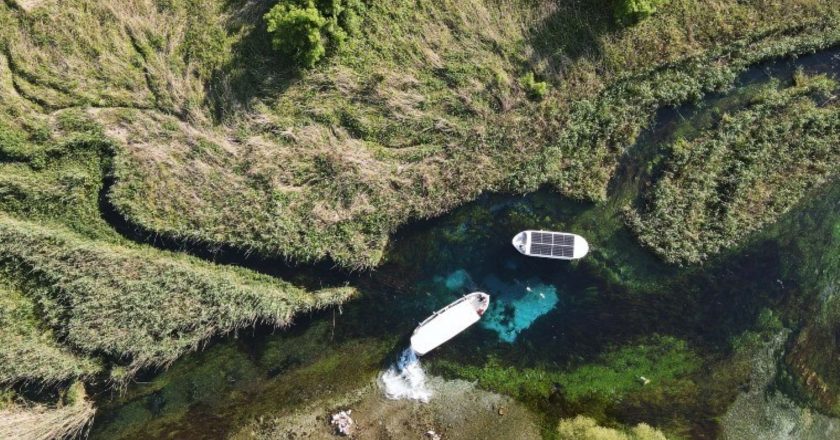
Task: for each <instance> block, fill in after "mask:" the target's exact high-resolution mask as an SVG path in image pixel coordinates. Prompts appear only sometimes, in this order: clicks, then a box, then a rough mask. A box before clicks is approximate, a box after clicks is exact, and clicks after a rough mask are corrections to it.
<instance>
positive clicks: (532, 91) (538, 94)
mask: <svg viewBox="0 0 840 440" xmlns="http://www.w3.org/2000/svg"><path fill="white" fill-rule="evenodd" d="M519 84H520V85H521V86H522V88H523V89H524V90H525V93H527V94H528V97H529V98H531V99H534V100H537V101H539V100H542V99H543V98H545V95H546V94H547V93H548V83H547V82H545V81H537V80H536V79H534V72H528V73H526V74H525V75H523V76H522V77H521V78H519Z"/></svg>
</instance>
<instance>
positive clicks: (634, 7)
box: [615, 0, 669, 24]
mask: <svg viewBox="0 0 840 440" xmlns="http://www.w3.org/2000/svg"><path fill="white" fill-rule="evenodd" d="M668 1H669V0H615V2H616V4H615V19H616V21H618V22H619V23H623V24H633V23H637V22H639V21H641V20H644V19H645V18H647V17H649V16H650V15H652V14H654V13H655V12H656V10H657V9H658V8H659V7H660V6H663V5H665V4H667V3H668Z"/></svg>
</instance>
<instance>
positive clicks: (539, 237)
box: [512, 230, 589, 260]
mask: <svg viewBox="0 0 840 440" xmlns="http://www.w3.org/2000/svg"><path fill="white" fill-rule="evenodd" d="M512 244H513V247H515V248H516V250H517V251H519V252H520V253H521V254H523V255H528V256H531V257H540V258H554V259H557V260H577V259H578V258H583V257H584V256H586V254H587V253H589V243H588V242H587V241H586V239H584V238H583V237H581V236H580V235H577V234H569V233H566V232H553V231H531V230H528V231H522V232H520V233H518V234H516V236H514V237H513V240H512Z"/></svg>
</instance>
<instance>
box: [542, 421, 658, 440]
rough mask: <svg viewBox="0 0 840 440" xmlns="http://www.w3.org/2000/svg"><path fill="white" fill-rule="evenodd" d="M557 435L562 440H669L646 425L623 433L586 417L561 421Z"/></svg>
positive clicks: (642, 424) (639, 425)
mask: <svg viewBox="0 0 840 440" xmlns="http://www.w3.org/2000/svg"><path fill="white" fill-rule="evenodd" d="M557 435H558V436H559V437H560V439H561V440H667V439H666V438H665V435H664V434H662V433H661V432H659V431H658V430H656V429H655V428H651V427H650V426H649V425H647V424H645V423H640V424H638V425H636V426H634V427H633V428H631V429H629V430H626V431H622V430H617V429H610V428H605V427H603V426H599V425H598V422H597V421H595V420H594V419H591V418H589V417H585V416H577V417H575V418H574V419H563V420H561V421H560V423H559V424H558V425H557Z"/></svg>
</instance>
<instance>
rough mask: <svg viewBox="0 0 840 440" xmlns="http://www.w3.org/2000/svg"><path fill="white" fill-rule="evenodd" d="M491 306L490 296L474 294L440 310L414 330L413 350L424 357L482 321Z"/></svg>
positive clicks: (481, 293)
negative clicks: (482, 316)
mask: <svg viewBox="0 0 840 440" xmlns="http://www.w3.org/2000/svg"><path fill="white" fill-rule="evenodd" d="M488 306H490V295H488V294H486V293H484V292H473V293H470V294H469V295H466V296H464V297H462V298H459V299H458V300H456V301H455V302H453V303H452V304H449V305H448V306H446V307H444V308H442V309H440V310H438V311H437V312H435V313H433V314H432V316H429V317H428V318H426V320H424V321H423V322H421V323H420V325H418V326H417V328H416V329H414V333H413V334H412V335H411V348H412V349H413V350H414V351H415V352H417V354H419V355H424V354H426V353H428V352H430V351H432V350H434V349H435V348H437V347H438V346H439V345H441V344H443V343H444V342H446V341H448V340H450V339H452V338H454V337H455V335H457V334H458V333H461V332H462V331H464V330H466V329H467V327H469V326H471V325H473V324H475V323H476V322H478V320H479V319H481V315H483V314H484V312H485V311H486V310H487V307H488Z"/></svg>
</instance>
